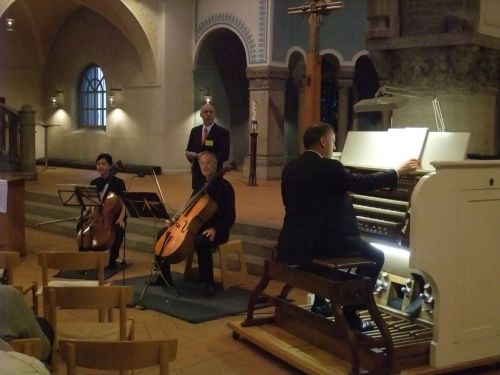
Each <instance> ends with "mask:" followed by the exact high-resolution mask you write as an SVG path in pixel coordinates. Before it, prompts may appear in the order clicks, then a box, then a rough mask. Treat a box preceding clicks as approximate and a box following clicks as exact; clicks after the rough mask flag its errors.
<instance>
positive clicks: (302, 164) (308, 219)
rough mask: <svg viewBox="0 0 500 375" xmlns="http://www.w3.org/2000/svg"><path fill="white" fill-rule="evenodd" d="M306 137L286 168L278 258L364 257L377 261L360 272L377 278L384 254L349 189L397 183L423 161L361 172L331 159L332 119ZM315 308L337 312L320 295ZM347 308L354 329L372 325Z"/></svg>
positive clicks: (287, 261)
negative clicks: (365, 231)
mask: <svg viewBox="0 0 500 375" xmlns="http://www.w3.org/2000/svg"><path fill="white" fill-rule="evenodd" d="M303 142H304V148H305V151H304V153H303V154H302V155H300V156H299V157H297V158H295V159H293V160H291V161H290V162H289V163H288V164H287V165H286V166H285V168H284V169H283V174H282V180H281V195H282V199H283V204H284V206H285V219H284V222H283V229H282V230H281V233H280V236H279V239H278V248H277V261H278V262H280V263H284V264H289V265H305V264H308V263H310V262H311V261H312V259H314V258H316V257H363V258H366V259H369V260H371V261H373V262H374V263H375V266H374V267H370V268H367V269H358V270H357V273H358V274H361V275H363V276H368V277H370V278H372V279H373V282H374V283H375V281H376V279H377V276H378V274H379V272H380V270H381V269H382V266H383V264H384V254H383V253H382V251H380V250H378V249H376V248H374V247H373V246H372V245H370V244H369V243H367V242H365V241H363V240H362V239H361V237H360V234H359V230H358V226H357V223H356V215H355V213H354V208H353V204H352V200H351V197H350V195H349V192H359V191H367V190H373V189H376V188H380V187H392V186H396V185H397V182H398V176H399V175H403V174H407V173H409V172H411V171H414V170H416V169H417V167H418V166H419V165H420V162H419V161H418V160H416V159H411V160H408V161H407V162H405V163H404V164H403V165H402V166H401V167H399V168H398V170H394V169H391V170H387V171H382V172H375V173H372V174H355V173H351V172H349V171H348V170H346V169H345V168H344V166H343V165H342V163H340V162H339V161H337V160H333V159H331V156H332V152H333V151H334V150H335V134H334V132H333V130H332V128H331V126H330V125H329V124H326V123H319V124H316V125H313V126H311V127H309V128H308V129H306V131H305V133H304V137H303ZM311 311H313V312H316V313H319V314H321V315H325V316H326V315H329V314H330V315H331V306H329V305H328V304H327V303H326V301H325V300H324V298H322V297H320V296H316V298H315V301H314V304H313V307H312V308H311ZM344 313H345V315H346V318H347V319H348V320H349V322H350V323H351V325H352V326H353V328H355V329H358V330H360V331H363V330H367V329H368V328H370V327H368V325H367V322H364V321H361V319H360V318H359V317H358V315H357V314H356V310H354V309H353V310H351V311H346V309H344Z"/></svg>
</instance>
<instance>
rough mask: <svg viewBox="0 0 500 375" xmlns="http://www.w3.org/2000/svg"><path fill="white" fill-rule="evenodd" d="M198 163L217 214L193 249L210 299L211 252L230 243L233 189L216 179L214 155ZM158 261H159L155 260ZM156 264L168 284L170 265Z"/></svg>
mask: <svg viewBox="0 0 500 375" xmlns="http://www.w3.org/2000/svg"><path fill="white" fill-rule="evenodd" d="M198 162H199V164H200V169H201V173H202V175H203V176H204V178H205V180H206V181H210V185H209V187H208V189H207V191H206V192H207V194H208V195H209V197H210V198H211V199H212V200H213V201H215V203H217V210H216V211H215V213H214V214H213V216H212V217H211V218H210V219H209V220H208V221H207V222H206V223H205V224H204V225H203V226H202V227H201V228H200V230H199V232H198V235H197V236H196V237H195V239H194V248H195V250H196V254H197V255H198V267H199V271H200V278H201V281H202V282H204V283H205V293H204V294H205V295H206V296H208V297H212V296H214V295H215V283H214V271H213V261H212V250H213V249H214V248H215V247H216V246H218V245H220V244H223V243H224V242H227V240H228V239H229V229H230V228H231V226H232V225H233V223H234V220H235V218H236V212H235V204H234V189H233V187H232V186H231V184H230V183H229V181H227V180H226V179H224V178H223V177H222V176H220V177H215V176H216V174H217V157H216V156H215V155H214V154H213V153H211V152H208V151H204V152H202V153H200V154H199V156H198ZM214 177H215V179H214ZM194 194H196V192H194ZM157 260H159V259H158V258H157ZM159 263H160V264H161V271H162V273H163V275H164V277H165V279H166V280H167V281H169V282H171V281H172V278H171V275H170V264H169V263H168V262H166V261H161V260H159ZM154 284H161V279H160V280H157V282H155V283H154Z"/></svg>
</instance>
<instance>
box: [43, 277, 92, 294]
mask: <svg viewBox="0 0 500 375" xmlns="http://www.w3.org/2000/svg"><path fill="white" fill-rule="evenodd" d="M47 286H55V287H61V286H99V281H97V280H83V279H73V280H60V279H56V280H50V281H49V283H48V284H47ZM36 294H37V296H41V295H42V294H43V286H41V287H40V288H39V289H38V290H37V291H36Z"/></svg>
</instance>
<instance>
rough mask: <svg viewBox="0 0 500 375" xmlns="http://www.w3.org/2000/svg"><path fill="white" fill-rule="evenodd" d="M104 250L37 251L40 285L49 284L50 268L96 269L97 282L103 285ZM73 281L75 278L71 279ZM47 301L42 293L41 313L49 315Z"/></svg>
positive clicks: (71, 269) (69, 269)
mask: <svg viewBox="0 0 500 375" xmlns="http://www.w3.org/2000/svg"><path fill="white" fill-rule="evenodd" d="M106 257H107V253H106V252H94V251H87V252H81V251H47V252H40V253H38V264H39V265H40V267H41V268H42V287H46V286H48V285H49V271H50V270H55V269H56V270H65V271H80V270H97V284H98V285H104V265H105V264H106ZM72 281H73V282H75V281H76V280H72ZM70 282H71V281H70ZM48 308H49V306H48V301H47V299H46V295H45V294H43V314H44V316H45V317H46V318H48V316H49V311H48Z"/></svg>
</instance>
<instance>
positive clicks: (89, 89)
mask: <svg viewBox="0 0 500 375" xmlns="http://www.w3.org/2000/svg"><path fill="white" fill-rule="evenodd" d="M79 92H80V126H81V127H105V126H106V114H107V94H106V78H105V77H104V73H103V72H102V69H101V68H99V66H97V65H95V64H92V65H90V66H89V67H88V68H87V69H85V71H84V72H83V74H82V76H81V78H80V91H79Z"/></svg>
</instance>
